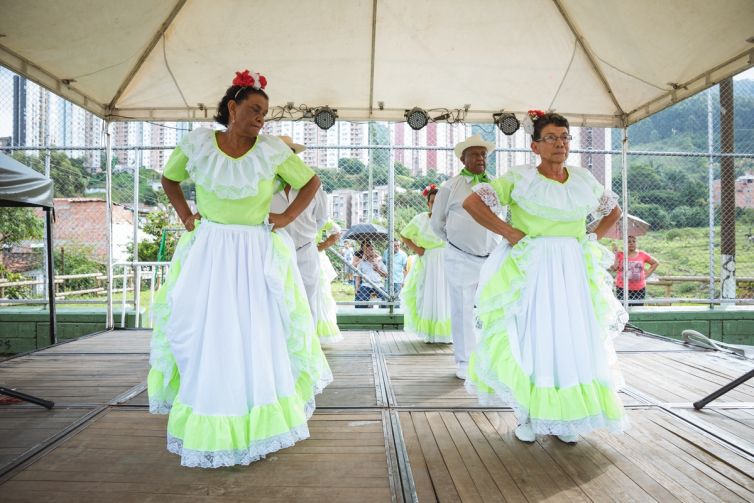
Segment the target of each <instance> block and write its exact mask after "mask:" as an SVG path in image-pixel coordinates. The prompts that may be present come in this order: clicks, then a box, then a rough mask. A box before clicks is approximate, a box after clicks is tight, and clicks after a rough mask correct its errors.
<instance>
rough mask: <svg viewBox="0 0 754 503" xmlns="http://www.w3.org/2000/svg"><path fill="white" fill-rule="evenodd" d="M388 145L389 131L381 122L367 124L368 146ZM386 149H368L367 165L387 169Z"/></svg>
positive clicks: (387, 155)
mask: <svg viewBox="0 0 754 503" xmlns="http://www.w3.org/2000/svg"><path fill="white" fill-rule="evenodd" d="M389 143H390V130H389V129H388V127H387V125H386V124H385V123H382V122H370V123H369V144H370V145H388V144H389ZM388 157H390V156H389V154H388V150H387V149H370V150H369V164H371V165H378V166H383V167H387V165H388Z"/></svg>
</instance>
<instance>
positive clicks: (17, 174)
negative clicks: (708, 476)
mask: <svg viewBox="0 0 754 503" xmlns="http://www.w3.org/2000/svg"><path fill="white" fill-rule="evenodd" d="M52 195H53V182H52V180H51V179H49V178H47V177H45V176H44V175H43V174H42V173H37V172H36V171H34V170H33V169H31V168H30V167H28V166H26V165H24V164H22V163H20V162H18V161H17V160H15V159H14V158H12V157H10V156H7V155H5V154H2V153H0V206H41V207H44V208H52Z"/></svg>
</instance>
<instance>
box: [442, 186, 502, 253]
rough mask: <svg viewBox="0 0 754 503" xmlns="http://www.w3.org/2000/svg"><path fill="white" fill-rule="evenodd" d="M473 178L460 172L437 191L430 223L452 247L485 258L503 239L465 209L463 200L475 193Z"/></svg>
mask: <svg viewBox="0 0 754 503" xmlns="http://www.w3.org/2000/svg"><path fill="white" fill-rule="evenodd" d="M471 192H472V190H471V179H470V178H468V177H465V176H463V175H460V174H459V175H456V176H454V177H453V178H451V179H449V180H448V181H446V182H445V183H444V184H442V186H441V187H440V190H438V191H437V195H436V196H435V204H434V206H433V207H432V218H431V220H430V223H431V225H432V230H433V231H435V234H437V235H438V236H440V237H441V238H442V239H443V240H445V241H447V242H448V243H449V244H450V246H453V247H456V248H459V249H460V250H461V251H464V252H466V253H469V254H471V255H476V256H479V257H485V256H487V255H489V254H490V253H491V252H492V250H494V249H495V246H497V244H498V243H499V242H500V237H499V236H497V235H496V234H495V233H493V232H490V231H488V230H487V229H485V228H484V227H482V226H481V225H479V224H478V223H477V222H476V220H474V219H473V218H472V217H471V215H469V213H468V212H467V211H466V210H465V209H463V201H464V200H465V199H466V198H467V197H469V195H470V194H471Z"/></svg>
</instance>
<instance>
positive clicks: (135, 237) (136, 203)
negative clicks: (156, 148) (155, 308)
mask: <svg viewBox="0 0 754 503" xmlns="http://www.w3.org/2000/svg"><path fill="white" fill-rule="evenodd" d="M143 128H144V123H142V131H141V140H142V142H143V140H144V130H143ZM138 153H139V155H138V156H137V157H136V158H137V159H138V162H137V163H136V166H134V212H133V250H134V253H133V260H134V262H138V261H139V171H140V170H141V166H142V164H143V163H144V151H143V150H139V151H138ZM139 267H140V266H138V265H136V264H134V327H137V328H138V326H139V309H140V308H141V306H140V302H139V301H140V300H141V299H140V297H141V291H140V288H139V287H140V286H141V285H140V284H139V272H140V271H139Z"/></svg>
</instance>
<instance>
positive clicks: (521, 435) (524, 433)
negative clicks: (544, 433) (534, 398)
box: [515, 422, 537, 444]
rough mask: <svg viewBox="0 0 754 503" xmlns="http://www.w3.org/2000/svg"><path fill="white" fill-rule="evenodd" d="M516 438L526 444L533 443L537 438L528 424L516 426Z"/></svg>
mask: <svg viewBox="0 0 754 503" xmlns="http://www.w3.org/2000/svg"><path fill="white" fill-rule="evenodd" d="M515 433H516V438H517V439H519V440H520V441H522V442H526V443H529V444H530V443H532V442H534V441H535V440H536V439H537V437H536V436H535V435H534V429H532V427H531V423H530V422H526V423H524V424H519V425H518V426H516V431H515Z"/></svg>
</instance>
